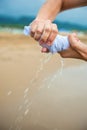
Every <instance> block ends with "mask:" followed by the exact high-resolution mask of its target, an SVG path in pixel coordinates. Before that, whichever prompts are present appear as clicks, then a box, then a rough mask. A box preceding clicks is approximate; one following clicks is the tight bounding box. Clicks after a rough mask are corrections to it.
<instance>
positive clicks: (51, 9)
mask: <svg viewBox="0 0 87 130" xmlns="http://www.w3.org/2000/svg"><path fill="white" fill-rule="evenodd" d="M86 5H87V0H47V1H46V2H45V3H44V4H43V6H42V7H41V9H40V11H39V13H38V15H37V19H40V20H41V19H42V20H48V19H49V20H51V21H53V20H54V19H55V17H56V15H57V14H58V13H60V12H61V11H64V10H67V9H71V8H76V7H81V6H86Z"/></svg>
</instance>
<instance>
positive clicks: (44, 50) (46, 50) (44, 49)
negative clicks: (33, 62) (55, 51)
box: [41, 47, 49, 53]
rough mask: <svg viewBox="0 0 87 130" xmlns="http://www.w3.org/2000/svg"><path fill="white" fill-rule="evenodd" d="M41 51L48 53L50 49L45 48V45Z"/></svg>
mask: <svg viewBox="0 0 87 130" xmlns="http://www.w3.org/2000/svg"><path fill="white" fill-rule="evenodd" d="M41 52H42V53H48V52H49V50H48V49H47V48H44V47H43V48H42V49H41Z"/></svg>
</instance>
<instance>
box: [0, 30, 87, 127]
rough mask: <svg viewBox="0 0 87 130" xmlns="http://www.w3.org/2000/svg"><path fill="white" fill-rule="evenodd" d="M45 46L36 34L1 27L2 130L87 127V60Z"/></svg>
mask: <svg viewBox="0 0 87 130" xmlns="http://www.w3.org/2000/svg"><path fill="white" fill-rule="evenodd" d="M79 38H80V39H81V40H82V41H83V42H85V43H87V34H84V35H82V34H79ZM40 50H41V47H40V46H39V44H38V42H36V41H34V40H33V39H32V38H31V37H26V36H24V35H23V34H16V33H11V32H0V130H83V129H87V81H86V80H87V79H86V77H87V63H86V62H85V61H82V60H77V59H70V58H68V59H63V58H61V57H60V55H59V54H54V55H52V54H50V53H49V54H43V53H41V51H40Z"/></svg>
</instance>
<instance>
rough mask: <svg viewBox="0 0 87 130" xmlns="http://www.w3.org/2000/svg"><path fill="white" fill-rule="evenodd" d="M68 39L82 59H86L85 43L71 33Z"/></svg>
mask: <svg viewBox="0 0 87 130" xmlns="http://www.w3.org/2000/svg"><path fill="white" fill-rule="evenodd" d="M69 39H70V44H71V46H72V47H73V49H75V50H76V51H77V52H78V53H79V54H80V55H81V56H82V57H83V58H84V59H87V45H85V44H84V43H82V42H81V41H80V40H78V38H76V37H74V35H73V34H72V35H71V37H69Z"/></svg>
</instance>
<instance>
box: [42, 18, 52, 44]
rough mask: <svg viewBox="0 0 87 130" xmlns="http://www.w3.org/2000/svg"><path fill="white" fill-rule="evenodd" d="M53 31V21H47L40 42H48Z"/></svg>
mask: <svg viewBox="0 0 87 130" xmlns="http://www.w3.org/2000/svg"><path fill="white" fill-rule="evenodd" d="M50 33H51V22H50V21H49V20H48V21H46V22H45V26H44V31H43V34H42V36H41V39H40V43H41V44H42V43H46V41H47V39H48V37H49V35H50Z"/></svg>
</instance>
